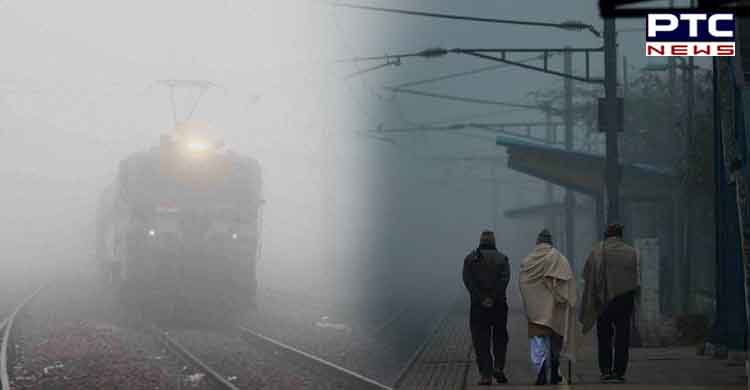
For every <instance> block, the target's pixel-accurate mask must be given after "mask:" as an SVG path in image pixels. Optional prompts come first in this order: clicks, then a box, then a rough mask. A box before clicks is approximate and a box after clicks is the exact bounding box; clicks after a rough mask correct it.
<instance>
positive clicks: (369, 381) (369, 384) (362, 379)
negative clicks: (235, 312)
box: [239, 326, 393, 390]
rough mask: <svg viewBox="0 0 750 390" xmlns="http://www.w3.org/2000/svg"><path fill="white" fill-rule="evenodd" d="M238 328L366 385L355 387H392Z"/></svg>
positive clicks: (382, 388)
mask: <svg viewBox="0 0 750 390" xmlns="http://www.w3.org/2000/svg"><path fill="white" fill-rule="evenodd" d="M239 330H240V331H241V332H242V334H243V335H245V336H250V337H252V338H253V339H255V340H258V341H260V342H262V343H264V344H267V345H270V346H273V347H274V348H279V349H282V350H284V351H286V352H289V353H292V354H294V355H297V356H301V357H303V358H305V360H307V361H311V362H313V363H315V364H316V365H318V366H321V367H323V368H326V369H329V370H332V371H334V372H336V373H338V374H342V375H344V376H346V377H348V378H350V379H354V380H355V381H358V382H360V383H361V384H363V385H364V386H366V387H357V388H358V389H367V388H371V389H379V390H393V388H392V387H390V386H386V385H384V384H382V383H380V382H378V381H376V380H374V379H370V378H368V377H366V376H364V375H362V374H358V373H356V372H354V371H352V370H349V369H347V368H344V367H341V366H339V365H337V364H334V363H331V362H329V361H327V360H325V359H322V358H319V357H317V356H315V355H312V354H310V353H307V352H305V351H302V350H299V349H297V348H294V347H292V346H289V345H286V344H284V343H282V342H281V341H278V340H274V339H272V338H270V337H266V336H264V335H262V334H260V333H258V332H256V331H254V330H252V329H248V328H245V327H242V326H241V327H239Z"/></svg>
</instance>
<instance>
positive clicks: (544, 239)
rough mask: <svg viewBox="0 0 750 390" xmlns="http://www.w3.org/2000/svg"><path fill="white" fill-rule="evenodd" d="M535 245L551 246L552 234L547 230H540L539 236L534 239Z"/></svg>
mask: <svg viewBox="0 0 750 390" xmlns="http://www.w3.org/2000/svg"><path fill="white" fill-rule="evenodd" d="M536 243H537V244H550V245H552V233H550V232H549V230H547V229H542V231H541V232H539V235H538V236H537V237H536Z"/></svg>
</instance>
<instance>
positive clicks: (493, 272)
mask: <svg viewBox="0 0 750 390" xmlns="http://www.w3.org/2000/svg"><path fill="white" fill-rule="evenodd" d="M463 280H464V285H465V286H466V289H467V290H468V291H469V295H470V296H471V304H472V305H476V306H481V305H482V302H483V301H485V300H487V299H488V298H489V299H491V300H492V301H493V302H495V303H501V302H502V303H505V302H506V292H505V290H506V288H507V287H508V282H509V281H510V262H509V260H508V257H507V256H505V255H504V254H502V253H501V252H499V251H497V250H496V249H477V250H474V251H472V252H471V253H469V254H468V255H466V258H465V259H464V267H463Z"/></svg>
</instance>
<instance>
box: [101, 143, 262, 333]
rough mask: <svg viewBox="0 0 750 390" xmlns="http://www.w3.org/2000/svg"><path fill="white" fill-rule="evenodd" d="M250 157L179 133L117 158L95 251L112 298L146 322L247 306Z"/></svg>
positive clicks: (224, 320) (255, 217)
mask: <svg viewBox="0 0 750 390" xmlns="http://www.w3.org/2000/svg"><path fill="white" fill-rule="evenodd" d="M261 173H262V172H261V167H260V164H259V163H258V161H257V160H255V159H253V158H251V157H247V156H242V155H239V154H237V153H234V152H232V151H228V150H225V149H224V146H223V142H210V141H206V140H204V139H201V138H200V137H196V136H194V135H193V134H191V133H190V132H188V131H180V132H177V133H176V134H175V135H166V134H165V135H162V137H161V139H160V142H159V144H158V146H155V147H152V148H150V149H148V150H144V151H140V152H137V153H134V154H132V155H130V156H128V157H127V158H125V159H124V160H122V161H120V164H119V167H118V168H117V174H116V177H115V179H114V181H113V182H112V183H111V184H110V185H109V186H108V187H107V188H106V189H105V190H104V192H103V194H102V195H101V198H100V202H99V206H98V210H97V217H96V257H97V259H98V262H99V266H100V269H101V271H102V278H103V279H104V280H105V281H106V283H107V285H109V286H111V287H112V288H111V291H113V296H114V297H115V300H114V302H115V304H116V305H118V306H119V307H121V308H122V309H124V310H125V312H126V313H127V314H128V315H129V316H131V317H134V318H140V319H146V320H148V321H151V322H152V323H156V324H165V323H166V324H170V325H175V324H180V325H197V326H201V325H210V324H217V325H221V324H228V323H232V322H233V321H236V320H239V319H240V318H242V317H243V316H244V315H246V314H247V313H248V312H249V311H251V310H252V308H253V307H254V305H255V304H256V299H257V279H256V264H257V261H258V258H259V253H260V245H261V228H262V216H261V211H262V205H263V204H264V200H263V199H262V195H261V190H262V184H263V183H262V176H261Z"/></svg>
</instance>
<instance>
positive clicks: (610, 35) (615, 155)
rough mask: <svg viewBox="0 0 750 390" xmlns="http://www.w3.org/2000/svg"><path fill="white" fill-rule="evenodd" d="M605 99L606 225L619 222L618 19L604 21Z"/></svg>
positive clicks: (611, 18)
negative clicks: (616, 22) (616, 27)
mask: <svg viewBox="0 0 750 390" xmlns="http://www.w3.org/2000/svg"><path fill="white" fill-rule="evenodd" d="M604 95H605V103H604V107H605V113H606V118H607V120H606V121H607V123H606V127H607V128H606V131H607V133H606V134H607V156H606V158H607V162H606V168H605V172H604V182H605V184H606V187H607V188H606V194H607V223H614V222H618V221H619V219H620V163H619V151H618V142H617V141H618V140H617V136H618V135H617V133H618V131H619V127H620V123H619V119H620V118H619V112H618V111H619V109H618V104H617V32H616V31H615V18H613V17H606V18H605V19H604Z"/></svg>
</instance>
